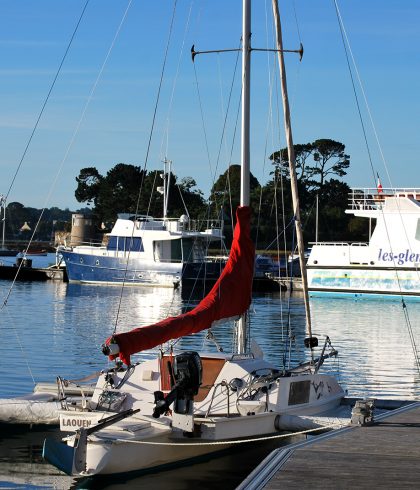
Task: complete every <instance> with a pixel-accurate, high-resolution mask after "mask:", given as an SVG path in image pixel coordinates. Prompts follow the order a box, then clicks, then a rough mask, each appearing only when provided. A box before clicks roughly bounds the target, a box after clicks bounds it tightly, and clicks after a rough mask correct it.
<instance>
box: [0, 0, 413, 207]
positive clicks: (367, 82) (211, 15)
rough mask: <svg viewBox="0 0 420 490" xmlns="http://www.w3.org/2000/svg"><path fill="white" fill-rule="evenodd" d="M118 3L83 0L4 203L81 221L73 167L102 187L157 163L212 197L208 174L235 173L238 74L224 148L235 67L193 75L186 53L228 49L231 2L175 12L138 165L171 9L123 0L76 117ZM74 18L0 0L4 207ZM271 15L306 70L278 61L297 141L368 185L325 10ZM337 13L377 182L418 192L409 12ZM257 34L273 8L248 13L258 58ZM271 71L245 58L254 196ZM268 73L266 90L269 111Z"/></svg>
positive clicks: (339, 53) (296, 5)
mask: <svg viewBox="0 0 420 490" xmlns="http://www.w3.org/2000/svg"><path fill="white" fill-rule="evenodd" d="M129 3H130V2H129V1H128V0H90V2H89V4H88V6H87V9H86V12H85V15H84V17H83V19H82V21H81V24H80V26H79V29H78V32H77V33H76V36H75V39H74V41H73V44H72V46H71V48H70V51H69V53H68V56H67V58H66V60H65V62H64V65H63V68H62V71H61V73H60V76H59V78H58V79H57V82H56V84H55V86H54V88H53V91H52V93H51V97H50V99H49V101H48V103H47V105H46V107H45V110H44V113H43V115H42V117H41V119H40V122H39V126H38V128H37V130H36V131H35V134H34V137H33V139H32V141H31V144H30V145H29V148H28V151H27V153H26V155H25V158H24V159H23V162H22V166H21V168H20V171H19V173H18V175H17V177H16V180H15V183H14V184H13V186H12V188H11V191H10V194H9V196H8V202H11V201H19V202H21V203H23V204H24V205H26V206H33V207H42V206H44V205H46V206H47V207H50V206H58V207H62V208H65V207H68V208H70V209H76V208H78V207H81V206H82V205H81V204H79V203H77V201H76V200H75V198H74V191H75V188H76V182H75V177H76V176H77V175H78V173H79V170H80V169H81V168H83V167H88V166H95V167H97V168H98V170H99V171H100V172H101V173H102V174H106V172H107V171H108V170H110V169H111V168H112V167H113V166H114V165H115V164H117V163H119V162H124V163H131V164H135V165H140V166H142V165H143V164H144V162H145V160H146V155H148V160H147V168H148V169H149V170H152V169H156V168H161V161H162V159H163V158H164V157H165V156H167V157H168V158H169V159H170V160H172V161H173V166H174V173H175V174H176V175H177V176H178V177H179V178H182V177H186V176H192V177H194V178H195V179H196V181H197V185H198V187H199V188H200V189H201V190H202V191H203V192H204V194H205V195H207V194H208V191H209V189H210V187H211V183H212V180H213V178H214V175H216V177H217V176H218V175H219V174H221V173H222V172H223V171H224V170H225V169H226V166H227V164H228V163H229V162H230V163H238V162H239V149H238V141H237V140H238V136H236V138H235V140H234V141H235V142H234V143H232V141H233V139H234V138H233V135H234V134H235V123H236V112H237V108H238V97H239V83H238V82H239V78H238V76H237V77H236V80H235V83H234V90H233V96H232V102H231V106H230V110H229V112H228V116H227V124H226V137H225V138H224V140H223V141H222V143H221V134H222V127H223V121H224V117H225V116H224V114H225V110H226V107H227V105H228V98H229V93H230V87H231V80H232V74H233V69H234V66H235V60H236V55H235V54H232V53H230V54H227V53H226V54H221V55H206V56H204V55H203V56H201V57H198V59H197V61H196V63H195V70H196V71H195V72H194V67H193V65H192V63H191V59H190V53H189V51H190V48H191V45H192V44H195V46H196V49H202V50H205V49H216V48H221V49H226V48H235V47H237V46H238V44H239V40H240V35H241V32H240V31H241V1H240V0H195V1H193V2H192V1H190V0H178V3H177V6H176V15H175V22H174V27H173V32H172V37H171V43H170V46H169V52H168V59H167V64H166V68H165V75H164V79H163V85H162V91H161V97H160V101H159V105H158V108H157V112H156V121H155V127H154V132H153V136H152V139H151V145H150V151H149V152H147V148H148V141H149V135H150V128H151V125H152V119H153V114H154V107H155V101H156V96H157V90H158V86H159V79H160V74H161V70H162V63H163V58H164V52H165V47H166V43H167V39H168V32H169V26H170V22H171V18H172V13H173V5H174V3H173V2H172V1H170V0H155V1H152V0H133V1H132V2H131V4H130V8H129V10H128V13H127V16H126V18H125V21H124V23H123V25H122V27H121V30H120V33H119V35H118V37H117V38H116V41H115V44H114V46H113V49H112V51H111V53H110V55H109V58H108V61H107V63H106V65H105V67H104V70H103V73H102V75H101V77H100V79H99V81H98V83H97V86H96V88H95V90H94V92H93V96H92V97H91V100H90V102H89V104H88V105H87V106H86V104H87V101H88V100H89V96H90V93H91V92H92V88H93V86H94V84H95V81H96V79H97V77H98V74H99V71H100V69H101V66H102V64H103V63H104V60H105V58H106V56H107V53H108V51H109V50H110V46H111V44H112V41H113V39H114V36H115V34H116V32H117V29H118V26H119V24H120V22H121V19H122V18H123V15H124V12H125V10H126V8H127V6H128V5H129ZM84 5H85V0H71V1H70V0H67V1H63V0H61V1H58V0H39V1H37V2H34V1H32V0H0V53H1V58H0V59H1V63H0V108H1V109H0V193H2V194H5V193H6V192H7V191H8V189H9V187H10V185H11V182H12V179H13V176H14V174H15V172H16V170H17V167H18V165H19V162H20V161H21V159H22V156H23V154H24V150H25V147H26V145H27V143H28V141H29V138H30V135H31V133H32V131H33V129H34V126H35V123H36V120H37V117H38V115H39V113H40V110H41V108H42V105H43V103H44V101H45V98H46V95H47V93H48V91H49V89H50V86H51V84H52V81H53V79H54V76H55V73H56V71H57V69H58V66H59V64H60V61H61V59H62V57H63V55H64V52H65V50H66V47H67V44H68V42H69V40H70V37H71V35H72V32H73V30H74V28H75V26H76V23H77V20H78V18H79V16H80V14H81V12H82V9H83V6H84ZM279 5H280V9H281V13H282V22H283V30H284V38H285V40H284V43H285V47H286V48H289V49H295V48H297V47H298V46H299V42H300V40H301V41H302V43H303V45H304V48H305V55H304V58H303V60H302V62H301V63H299V61H298V59H297V57H296V56H294V55H287V73H288V84H289V94H290V99H291V109H292V122H293V129H294V140H295V143H306V142H310V141H314V140H315V139H318V138H331V139H335V140H338V141H341V142H343V143H344V144H345V145H346V151H347V152H348V153H349V154H350V156H351V166H350V169H349V172H348V175H347V176H346V177H345V178H344V180H345V181H346V182H347V183H348V184H349V185H350V186H361V187H362V186H363V187H369V186H374V185H375V179H374V177H373V175H372V170H371V168H370V165H369V160H368V155H367V151H366V146H365V143H364V137H363V133H362V131H361V125H360V121H359V116H358V113H357V109H356V104H355V100H354V95H353V89H352V85H351V81H350V77H349V73H348V69H347V64H346V59H345V55H344V51H343V45H342V41H341V37H340V32H339V28H338V23H337V19H336V13H335V9H334V2H333V0H316V1H315V0H295V1H294V2H292V1H287V2H286V1H284V2H282V1H280V2H279ZM338 5H339V8H340V11H341V15H342V18H343V20H344V24H345V28H346V31H347V35H348V37H349V40H350V43H351V48H352V51H353V54H354V57H355V60H356V63H357V66H358V70H359V73H360V76H361V79H362V82H363V86H364V89H365V92H366V96H367V100H368V103H369V107H370V111H371V113H372V117H373V120H374V123H375V126H376V130H377V134H378V137H379V140H380V142H381V144H382V151H383V154H384V156H385V159H386V161H387V165H388V172H389V175H390V178H391V182H390V181H389V180H388V177H387V172H386V170H385V169H384V165H383V163H382V161H381V158H380V154H379V152H378V149H377V145H376V141H375V138H374V135H373V134H372V130H371V127H370V122H369V119H368V117H367V114H366V110H365V108H364V103H363V99H362V98H361V97H360V103H361V105H362V110H363V120H364V123H365V125H366V128H367V138H368V142H369V145H370V149H371V152H372V156H373V164H374V168H375V172H376V171H377V172H379V174H380V175H381V178H382V183H383V185H384V187H387V186H389V185H393V186H418V187H420V179H417V178H416V171H417V168H418V162H417V153H418V148H417V139H418V137H417V134H418V131H419V113H420V111H419V108H420V107H419V106H420V103H419V97H418V94H417V91H418V87H419V86H420V84H419V69H420V56H419V54H420V29H419V27H418V26H419V25H420V2H418V1H417V0H405V1H401V0H382V1H377V0H369V1H366V0H339V1H338ZM187 19H189V22H187ZM267 23H271V1H269V0H267V1H266V0H254V2H253V28H252V31H253V37H252V44H253V47H256V48H257V47H258V48H259V47H261V48H264V47H267V45H268V46H270V47H271V46H272V31H271V24H270V25H269V27H268V29H267ZM267 40H268V41H267ZM272 61H273V58H272V56H270V55H267V54H265V53H259V52H254V54H253V60H252V66H253V74H252V119H251V128H252V163H251V165H252V172H253V173H254V175H255V176H256V177H257V178H258V179H259V180H260V182H261V183H265V182H266V181H267V180H268V178H269V171H270V164H269V162H268V160H267V155H269V154H270V153H271V152H272V151H274V150H277V149H278V148H279V147H283V146H285V145H284V136H283V132H282V131H283V129H281V130H280V129H279V128H278V127H277V122H276V121H277V120H278V104H277V97H278V94H277V79H276V76H277V71H276V68H273V62H272ZM273 70H274V71H273ZM195 73H196V75H197V79H196V77H195ZM270 74H271V79H272V80H273V81H274V82H275V88H274V89H273V90H272V97H271V100H272V101H273V102H272V104H271V106H270V92H269V89H268V80H269V75H270ZM174 80H176V83H175V82H174ZM196 80H197V81H198V89H199V94H200V100H201V109H202V112H203V117H204V128H203V124H202V118H201V110H200V104H199V97H198V90H197V83H196ZM270 107H271V109H270ZM270 113H271V116H270ZM82 114H83V117H82ZM76 128H79V129H78V130H77V131H76ZM237 134H239V132H238V133H237ZM232 147H233V150H232V151H231V148H232ZM207 148H208V150H207Z"/></svg>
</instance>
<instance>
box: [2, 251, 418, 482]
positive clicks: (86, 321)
mask: <svg viewBox="0 0 420 490" xmlns="http://www.w3.org/2000/svg"><path fill="white" fill-rule="evenodd" d="M5 260H6V259H5ZM7 260H11V261H12V262H13V261H14V259H7ZM53 260H54V257H53V256H50V257H39V258H36V259H34V265H35V266H37V265H38V264H39V265H46V264H47V263H49V262H53ZM10 286H11V282H10V281H1V280H0V305H1V304H3V302H4V298H5V297H6V295H7V293H8V291H9V289H10ZM194 304H195V301H193V300H192V299H190V298H183V297H182V295H181V292H180V291H173V290H169V289H159V288H153V289H149V288H144V289H143V288H126V289H124V291H123V294H122V295H121V289H120V288H119V287H98V286H86V285H84V286H81V285H75V284H65V283H60V282H53V281H49V282H44V283H35V282H33V283H16V284H15V287H14V289H13V291H12V293H11V295H10V298H9V300H8V303H7V306H6V307H4V308H3V309H2V310H1V311H0V366H1V374H2V376H1V383H0V396H1V397H10V396H13V395H18V394H25V393H27V392H29V391H32V389H33V386H34V383H35V382H39V381H54V380H55V376H57V375H61V376H63V377H66V378H78V377H82V376H85V375H87V374H90V373H92V372H94V371H97V370H99V369H102V368H104V367H106V366H107V359H106V358H105V357H104V356H103V355H102V353H101V350H100V346H101V344H102V342H103V341H104V339H105V338H107V337H108V336H109V335H111V334H112V332H113V330H114V327H115V324H116V322H117V330H118V331H123V330H129V329H131V328H134V327H137V326H141V325H147V324H149V323H151V322H153V321H155V320H158V319H161V318H163V317H164V316H167V315H174V314H177V313H179V312H181V311H183V309H185V308H186V307H188V306H193V305H194ZM289 305H290V317H291V321H292V323H293V326H294V334H295V336H296V344H298V345H301V344H302V342H301V340H302V339H303V337H304V309H303V302H302V299H301V297H300V296H299V295H293V296H292V297H289V296H287V295H286V296H284V297H282V298H279V297H278V295H259V296H255V297H254V301H253V307H252V335H253V337H254V339H255V340H256V341H257V342H258V344H259V345H260V347H261V348H262V349H263V351H264V352H265V355H266V357H267V358H268V359H270V360H271V361H273V362H276V364H278V365H281V364H282V360H283V358H284V351H283V348H282V342H281V338H282V334H283V332H282V324H283V325H286V324H287V312H288V309H289ZM311 308H312V314H313V330H314V332H315V333H316V334H318V336H319V338H320V339H321V338H322V337H323V336H325V335H329V336H330V338H331V341H332V344H333V346H334V347H335V348H337V349H338V350H339V359H338V361H335V360H332V361H331V362H330V363H328V364H329V369H330V370H332V371H333V372H334V373H335V374H337V375H338V376H339V377H340V380H341V382H342V384H343V385H344V386H345V388H347V390H348V392H349V395H350V396H374V397H381V398H401V399H418V398H419V397H420V379H419V376H418V374H417V371H416V365H415V361H414V355H413V350H412V347H411V343H410V340H409V333H408V328H407V321H406V317H405V315H404V311H403V308H402V307H401V304H400V303H399V302H386V301H380V300H375V301H367V300H359V301H353V300H344V299H331V300H325V299H322V300H321V299H316V300H315V299H314V300H311ZM118 309H119V315H118V321H117V311H118ZM407 313H408V318H409V321H410V323H411V327H412V330H413V334H414V337H415V340H416V343H417V345H420V302H414V303H409V304H408V307H407ZM214 334H215V335H216V338H217V340H218V341H219V343H220V344H221V345H222V346H224V347H225V348H226V350H228V347H229V345H230V342H231V339H232V329H231V327H230V326H229V325H226V326H223V327H219V328H218V329H215V330H214ZM177 347H178V348H181V349H199V350H201V349H204V350H211V349H214V344H212V343H211V342H209V341H206V340H205V339H204V335H201V334H199V335H196V336H193V337H189V338H186V339H182V340H181V341H179V343H178V346H177ZM148 355H151V353H145V354H143V356H148ZM304 355H305V353H304V352H303V350H301V351H300V352H298V353H297V354H294V355H293V356H292V362H294V361H295V360H296V359H297V357H298V356H304ZM0 434H1V436H0V437H1V439H0V441H1V442H0V489H1V488H76V487H77V485H76V484H75V483H74V481H73V480H72V479H71V478H69V477H64V476H62V475H61V474H60V473H59V472H58V471H56V470H55V469H54V468H52V467H51V466H49V465H47V464H45V463H43V462H42V460H41V456H40V454H41V444H42V441H43V439H44V436H45V433H44V432H43V431H38V430H32V431H26V430H25V431H22V430H19V429H17V428H16V427H14V428H11V429H10V428H9V429H7V430H6V428H4V427H0ZM49 435H50V436H53V437H58V436H59V435H58V433H57V432H56V431H53V430H50V431H49ZM266 451H267V448H263V449H262V452H261V454H259V456H258V457H259V458H260V459H261V458H262V457H263V455H264V454H265V452H266ZM258 457H256V456H255V450H253V451H252V452H250V450H249V449H247V448H241V449H239V451H238V452H236V453H234V454H233V455H230V456H226V457H224V458H218V459H214V460H210V461H208V462H203V463H199V464H196V465H193V466H190V467H188V468H178V469H176V470H171V471H165V472H160V473H158V474H153V475H145V476H142V477H138V478H136V479H132V480H130V481H128V482H124V481H121V480H119V481H117V482H112V481H110V480H109V479H108V480H106V481H103V480H100V481H99V482H98V481H93V482H91V481H89V482H83V484H82V485H79V488H87V487H90V488H105V487H106V488H120V487H121V488H122V486H124V488H138V487H139V486H141V485H147V487H148V488H162V487H163V486H164V485H166V486H167V487H168V488H171V489H178V488H179V489H182V488H191V487H192V486H194V485H196V486H200V488H215V487H216V486H217V485H220V482H221V481H223V485H224V488H235V486H236V485H237V483H238V481H240V480H241V479H242V478H244V477H245V476H246V475H247V474H248V473H249V472H250V471H251V469H252V468H253V467H254V466H256V464H258V462H259V460H260V459H258ZM239 461H240V464H239V463H237V462H239ZM29 482H32V483H29ZM168 482H170V484H168ZM168 485H169V486H168Z"/></svg>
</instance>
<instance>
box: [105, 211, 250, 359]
mask: <svg viewBox="0 0 420 490" xmlns="http://www.w3.org/2000/svg"><path fill="white" fill-rule="evenodd" d="M236 218H237V222H236V226H235V231H234V235H233V241H232V246H231V250H230V254H229V259H228V261H227V263H226V265H225V267H224V269H223V271H222V273H221V275H220V277H219V279H218V280H217V282H216V284H215V285H214V286H213V288H212V289H211V291H210V292H209V293H208V294H207V296H206V297H205V298H203V299H202V300H201V302H200V303H199V304H198V305H197V306H196V307H195V308H194V309H193V310H191V311H189V312H187V313H184V314H182V315H179V316H176V317H169V318H166V319H165V320H162V321H160V322H158V323H155V324H153V325H149V326H147V327H140V328H136V329H134V330H131V331H130V332H126V333H120V334H115V335H114V336H113V337H110V338H109V339H107V341H106V343H107V344H109V343H110V342H116V343H117V344H118V347H119V354H118V357H120V359H121V360H122V361H123V362H124V363H125V364H127V365H129V364H130V355H131V354H134V353H136V352H141V351H143V350H146V349H151V348H153V347H156V346H157V345H160V344H162V343H164V342H167V341H168V340H171V339H176V338H179V337H183V336H184V335H189V334H192V333H197V332H201V331H202V330H205V329H207V328H210V327H211V325H212V323H213V322H215V321H217V320H221V319H224V318H231V317H237V316H239V315H241V314H242V313H244V312H245V311H246V310H247V309H248V307H249V305H250V303H251V294H252V278H253V274H254V257H255V251H254V244H253V242H252V241H251V236H250V218H251V210H250V208H249V207H248V206H242V207H238V209H237V211H236ZM110 357H111V359H112V358H115V357H116V356H110Z"/></svg>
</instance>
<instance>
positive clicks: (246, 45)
mask: <svg viewBox="0 0 420 490" xmlns="http://www.w3.org/2000/svg"><path fill="white" fill-rule="evenodd" d="M242 6H243V11H242V129H241V135H242V137H241V199H240V204H241V206H249V172H250V162H249V160H250V151H249V134H250V129H249V128H250V95H251V90H250V76H251V73H250V68H251V0H243V2H242ZM246 344H247V338H246V314H243V315H242V316H241V318H240V319H239V320H238V325H237V350H238V353H239V354H242V353H244V352H245V350H246Z"/></svg>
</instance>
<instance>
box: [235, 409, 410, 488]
mask: <svg viewBox="0 0 420 490" xmlns="http://www.w3.org/2000/svg"><path fill="white" fill-rule="evenodd" d="M419 440H420V403H419V402H418V403H413V404H410V405H408V406H407V407H404V408H401V409H398V410H395V411H392V412H390V413H389V414H386V415H383V416H380V417H377V418H376V420H375V422H374V423H373V425H369V426H362V427H361V426H352V427H349V428H345V429H341V430H338V431H336V432H331V433H328V434H326V435H324V436H318V437H316V438H313V439H311V440H308V441H306V442H304V443H298V444H294V445H292V446H289V448H281V449H277V450H276V451H274V452H273V453H271V454H270V455H269V456H268V457H267V458H266V459H265V460H264V461H263V462H262V463H261V464H260V465H259V466H258V467H257V468H256V469H255V470H254V471H253V472H252V473H251V474H250V475H249V476H248V478H247V479H246V480H245V481H244V482H243V483H242V484H241V485H240V486H239V487H238V489H240V490H245V489H247V490H249V489H252V490H255V489H260V488H266V489H280V488H288V489H290V488H296V489H302V488H309V487H310V488H311V489H325V488H331V489H332V488H333V489H340V488H342V489H348V488H358V489H363V488H366V489H369V490H370V489H372V488H378V487H380V488H389V489H391V488H392V489H395V488H398V489H402V488H418V487H419V482H420V464H419V462H420V444H419Z"/></svg>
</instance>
